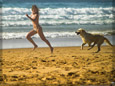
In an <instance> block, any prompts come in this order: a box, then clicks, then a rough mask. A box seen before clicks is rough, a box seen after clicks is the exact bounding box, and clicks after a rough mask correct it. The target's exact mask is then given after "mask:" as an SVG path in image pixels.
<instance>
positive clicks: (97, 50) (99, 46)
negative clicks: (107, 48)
mask: <svg viewBox="0 0 115 86" xmlns="http://www.w3.org/2000/svg"><path fill="white" fill-rule="evenodd" d="M100 46H101V44H98V45H97V47H98V50H97V51H96V52H95V53H98V52H99V51H100V50H101V49H100Z"/></svg>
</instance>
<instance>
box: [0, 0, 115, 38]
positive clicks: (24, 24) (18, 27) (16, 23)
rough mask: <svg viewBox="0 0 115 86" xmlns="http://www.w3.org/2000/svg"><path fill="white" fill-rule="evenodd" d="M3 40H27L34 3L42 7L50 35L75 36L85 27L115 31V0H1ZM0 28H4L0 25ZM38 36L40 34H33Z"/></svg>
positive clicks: (103, 31)
mask: <svg viewBox="0 0 115 86" xmlns="http://www.w3.org/2000/svg"><path fill="white" fill-rule="evenodd" d="M0 2H1V5H2V6H0V9H1V10H2V12H1V13H0V16H2V17H1V21H2V22H0V26H1V27H2V36H1V39H25V36H26V35H27V33H28V32H29V31H30V30H31V29H32V22H31V21H30V20H29V19H28V18H27V17H26V16H25V14H26V13H27V14H29V15H30V14H31V7H32V5H34V4H35V5H37V6H38V7H39V9H40V20H39V22H40V25H41V26H42V28H43V31H44V35H45V36H46V37H48V38H56V37H75V36H76V34H75V31H76V30H77V29H79V28H84V29H85V30H86V31H88V32H91V33H101V34H104V35H112V34H115V28H114V26H115V22H114V20H113V19H114V16H113V15H114V14H115V9H114V7H113V3H114V2H113V0H97V1H94V0H71V1H70V0H0ZM0 29H1V28H0ZM33 37H35V38H37V37H39V36H38V35H35V36H33Z"/></svg>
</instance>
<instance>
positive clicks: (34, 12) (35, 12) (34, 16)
mask: <svg viewBox="0 0 115 86" xmlns="http://www.w3.org/2000/svg"><path fill="white" fill-rule="evenodd" d="M26 16H27V17H28V18H29V19H30V20H31V21H32V23H33V30H31V31H30V32H29V33H28V34H27V36H26V38H27V39H28V40H29V41H30V42H31V43H32V44H33V45H34V48H33V50H35V49H36V48H37V47H38V46H37V45H36V43H35V42H34V41H33V40H32V38H31V36H33V35H35V34H36V33H37V34H38V35H39V36H40V38H41V39H42V40H43V41H44V42H45V43H46V44H47V45H48V46H49V47H50V50H51V53H53V47H52V46H51V45H50V43H49V41H48V40H47V39H46V38H45V36H44V34H43V32H42V27H41V26H40V25H39V9H38V8H37V6H36V5H33V6H32V13H31V16H28V14H26Z"/></svg>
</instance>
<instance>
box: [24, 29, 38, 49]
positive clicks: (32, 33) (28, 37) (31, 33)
mask: <svg viewBox="0 0 115 86" xmlns="http://www.w3.org/2000/svg"><path fill="white" fill-rule="evenodd" d="M36 33H37V32H36V31H34V30H31V31H30V32H29V33H28V34H27V36H26V38H27V39H28V40H29V41H30V42H31V43H32V44H33V45H34V48H33V50H34V49H35V48H37V45H36V43H35V42H34V41H33V40H32V38H31V36H33V35H35V34H36Z"/></svg>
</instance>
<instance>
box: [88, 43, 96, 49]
mask: <svg viewBox="0 0 115 86" xmlns="http://www.w3.org/2000/svg"><path fill="white" fill-rule="evenodd" d="M95 44H96V43H94V44H93V45H92V46H91V47H90V48H89V49H88V50H90V49H92V48H93V47H94V46H95Z"/></svg>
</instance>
